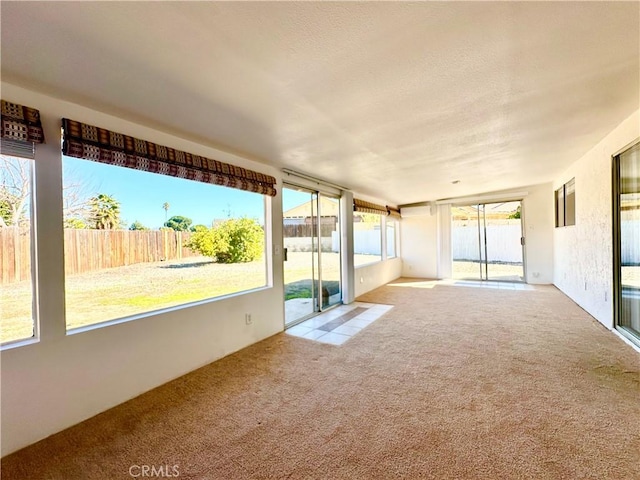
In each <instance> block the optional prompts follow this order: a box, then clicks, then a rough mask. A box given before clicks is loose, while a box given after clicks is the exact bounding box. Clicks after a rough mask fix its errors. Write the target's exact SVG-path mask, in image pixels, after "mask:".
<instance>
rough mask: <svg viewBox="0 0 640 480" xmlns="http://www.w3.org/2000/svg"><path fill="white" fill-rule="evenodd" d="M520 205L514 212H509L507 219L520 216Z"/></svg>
mask: <svg viewBox="0 0 640 480" xmlns="http://www.w3.org/2000/svg"><path fill="white" fill-rule="evenodd" d="M520 215H521V213H520V207H518V208H516V211H515V212H512V213H511V214H509V216H508V217H507V218H509V219H515V218H520Z"/></svg>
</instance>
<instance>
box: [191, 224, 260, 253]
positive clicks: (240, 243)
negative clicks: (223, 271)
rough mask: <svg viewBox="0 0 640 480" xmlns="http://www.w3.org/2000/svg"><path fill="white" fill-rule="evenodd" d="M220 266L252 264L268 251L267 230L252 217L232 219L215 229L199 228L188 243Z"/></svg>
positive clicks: (192, 248)
mask: <svg viewBox="0 0 640 480" xmlns="http://www.w3.org/2000/svg"><path fill="white" fill-rule="evenodd" d="M185 246H186V247H188V248H190V249H191V250H193V251H195V252H198V253H200V254H201V255H205V256H207V257H211V258H213V259H214V260H215V261H216V262H218V263H240V262H252V261H253V260H256V259H258V258H260V257H261V256H262V253H263V251H264V230H263V228H262V227H261V226H260V224H259V223H258V222H257V221H256V220H253V219H250V218H230V219H229V220H225V221H224V222H221V223H219V224H217V225H215V226H214V227H211V228H207V227H204V226H202V225H198V226H197V227H196V230H195V232H193V234H192V235H191V238H190V239H189V241H188V242H187V243H186V244H185Z"/></svg>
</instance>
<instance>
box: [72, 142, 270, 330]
mask: <svg viewBox="0 0 640 480" xmlns="http://www.w3.org/2000/svg"><path fill="white" fill-rule="evenodd" d="M65 159H70V160H74V161H80V162H89V163H94V162H92V161H90V160H85V159H81V158H77V157H71V156H67V155H64V154H61V161H62V162H63V168H62V180H63V183H64V161H65ZM97 164H98V165H102V166H108V167H116V168H124V169H128V168H127V167H123V166H118V165H109V164H102V163H97ZM128 170H132V171H138V172H144V173H148V174H151V175H157V176H159V177H165V178H167V179H174V180H176V181H180V180H183V181H196V180H188V179H185V178H181V177H174V176H169V175H163V174H162V173H157V172H149V171H144V170H134V169H128ZM200 183H201V184H202V185H209V187H211V188H212V189H218V188H219V189H225V190H229V191H242V192H244V193H245V194H253V195H256V196H259V197H261V218H259V220H260V221H261V222H262V227H263V231H264V238H263V240H264V241H263V253H262V255H263V257H262V261H261V264H262V265H263V268H262V272H263V275H264V281H263V284H262V285H260V286H256V287H251V288H247V289H242V290H238V291H234V292H229V293H224V294H221V295H216V296H208V297H204V298H200V299H194V300H188V301H184V302H182V303H178V304H175V305H168V306H159V307H156V306H155V305H151V306H149V307H148V309H146V310H144V311H139V312H133V313H130V314H124V315H122V316H117V317H114V318H108V319H105V320H99V321H95V322H91V323H86V324H82V325H71V326H70V325H69V321H68V314H69V305H68V304H69V302H68V299H67V298H66V295H67V291H68V288H66V287H65V289H64V290H65V308H64V325H65V331H66V334H67V335H73V334H78V333H82V332H85V331H89V330H94V329H98V328H103V327H107V326H110V325H115V324H119V323H123V322H129V321H134V320H139V319H142V318H148V317H151V316H156V315H161V314H164V313H166V312H172V311H176V310H180V309H183V308H191V307H194V306H198V305H203V304H207V303H211V302H217V301H220V300H224V299H227V298H231V297H235V296H238V295H244V294H247V293H252V292H256V291H260V290H264V289H267V288H271V287H272V286H273V269H272V266H271V265H272V263H271V262H272V260H271V257H270V251H269V248H268V247H269V245H270V244H271V241H270V238H271V235H272V228H273V226H272V224H271V222H270V219H271V213H270V208H271V205H272V203H271V202H272V198H271V197H270V196H268V195H265V194H261V193H258V192H252V191H247V190H239V189H235V188H232V187H228V186H225V185H216V184H212V183H207V182H200ZM234 218H235V217H234ZM237 218H241V217H237ZM63 222H64V218H63ZM63 242H64V239H63ZM65 258H66V257H65V253H63V259H65ZM116 268H118V267H116ZM95 271H96V272H98V271H99V270H95ZM64 279H65V284H66V282H67V279H68V274H67V272H66V271H65V274H64Z"/></svg>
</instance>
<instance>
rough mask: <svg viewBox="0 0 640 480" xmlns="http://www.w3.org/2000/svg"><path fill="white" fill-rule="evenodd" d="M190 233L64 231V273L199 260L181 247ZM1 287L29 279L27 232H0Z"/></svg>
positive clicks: (23, 230)
mask: <svg viewBox="0 0 640 480" xmlns="http://www.w3.org/2000/svg"><path fill="white" fill-rule="evenodd" d="M190 236H191V233H190V232H175V231H173V230H162V231H157V230H153V231H152V230H80V229H65V231H64V263H65V273H66V274H67V275H73V274H76V273H85V272H91V271H94V270H102V269H104V268H113V267H122V266H126V265H133V264H135V263H144V262H160V261H166V260H179V259H182V258H188V257H198V256H200V254H198V253H195V252H193V251H191V250H190V249H188V248H186V247H184V246H183V245H184V243H185V242H186V241H188V240H189V237H190ZM0 247H2V250H1V254H0V284H7V283H12V282H19V281H23V280H28V279H29V278H30V275H31V267H30V266H31V253H30V248H29V247H30V237H29V231H28V230H26V229H20V228H18V227H8V228H6V227H5V228H0Z"/></svg>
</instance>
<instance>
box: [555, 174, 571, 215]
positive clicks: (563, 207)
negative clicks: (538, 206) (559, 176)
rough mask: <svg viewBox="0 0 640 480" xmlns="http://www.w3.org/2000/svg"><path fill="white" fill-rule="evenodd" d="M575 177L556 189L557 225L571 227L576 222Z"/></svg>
mask: <svg viewBox="0 0 640 480" xmlns="http://www.w3.org/2000/svg"><path fill="white" fill-rule="evenodd" d="M575 180H576V179H575V177H574V178H572V179H571V180H569V181H568V182H567V183H565V184H564V185H562V186H561V187H560V188H558V189H557V190H555V191H554V205H555V227H556V228H560V227H571V226H574V225H575V224H576V187H575Z"/></svg>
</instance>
